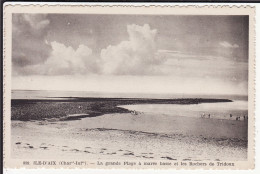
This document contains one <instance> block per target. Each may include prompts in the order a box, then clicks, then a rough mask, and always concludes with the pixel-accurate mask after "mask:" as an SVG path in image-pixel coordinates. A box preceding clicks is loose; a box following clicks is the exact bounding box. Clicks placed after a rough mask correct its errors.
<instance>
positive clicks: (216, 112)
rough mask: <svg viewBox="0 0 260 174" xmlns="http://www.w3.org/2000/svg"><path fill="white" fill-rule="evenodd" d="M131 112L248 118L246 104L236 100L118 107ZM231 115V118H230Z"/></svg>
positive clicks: (233, 118) (217, 117)
mask: <svg viewBox="0 0 260 174" xmlns="http://www.w3.org/2000/svg"><path fill="white" fill-rule="evenodd" d="M119 107H122V108H126V109H129V110H132V111H138V112H144V113H152V114H164V115H170V116H185V117H201V116H202V115H203V114H205V118H209V114H210V118H216V119H231V120H236V117H240V119H241V120H243V119H244V116H246V117H247V116H248V109H247V108H248V102H247V101H243V100H237V101H233V102H223V103H201V104H191V105H177V104H141V105H123V106H119ZM230 114H232V117H230Z"/></svg>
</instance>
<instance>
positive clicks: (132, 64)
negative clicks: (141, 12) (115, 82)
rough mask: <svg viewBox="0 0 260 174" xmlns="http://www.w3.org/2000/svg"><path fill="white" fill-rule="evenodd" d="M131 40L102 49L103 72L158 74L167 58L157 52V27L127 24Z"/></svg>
mask: <svg viewBox="0 0 260 174" xmlns="http://www.w3.org/2000/svg"><path fill="white" fill-rule="evenodd" d="M127 33H128V35H129V40H126V41H122V42H121V43H119V44H118V45H114V46H112V45H109V46H108V47H107V48H105V49H102V50H101V54H100V56H101V62H102V64H103V72H104V73H106V74H115V75H151V74H158V73H160V70H159V68H158V65H160V64H162V63H163V62H164V61H165V59H163V58H162V57H160V56H159V55H158V54H157V47H156V34H157V31H156V30H155V29H151V28H150V26H149V25H148V24H145V25H143V26H138V25H135V24H132V25H128V26H127Z"/></svg>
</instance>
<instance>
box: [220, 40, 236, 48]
mask: <svg viewBox="0 0 260 174" xmlns="http://www.w3.org/2000/svg"><path fill="white" fill-rule="evenodd" d="M219 44H220V45H221V46H222V47H225V48H239V45H237V44H233V45H232V44H231V43H229V42H227V41H223V42H220V43H219Z"/></svg>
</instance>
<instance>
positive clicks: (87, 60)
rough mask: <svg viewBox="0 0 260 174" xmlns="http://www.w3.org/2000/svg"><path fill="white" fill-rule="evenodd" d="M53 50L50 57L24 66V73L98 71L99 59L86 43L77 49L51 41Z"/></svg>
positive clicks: (59, 73) (49, 73)
mask: <svg viewBox="0 0 260 174" xmlns="http://www.w3.org/2000/svg"><path fill="white" fill-rule="evenodd" d="M50 46H51V48H52V52H51V54H50V56H49V57H48V59H47V60H46V61H45V62H44V63H42V64H37V65H31V66H28V67H26V68H22V70H21V71H20V72H21V73H23V74H40V75H71V74H86V73H98V72H99V66H98V59H95V58H94V57H93V55H92V50H91V49H90V48H88V47H87V46H85V45H79V46H78V48H77V49H74V48H72V47H70V46H68V47H67V46H65V45H64V44H62V43H59V42H55V41H54V42H51V43H50Z"/></svg>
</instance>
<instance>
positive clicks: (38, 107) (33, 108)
mask: <svg viewBox="0 0 260 174" xmlns="http://www.w3.org/2000/svg"><path fill="white" fill-rule="evenodd" d="M217 102H232V100H229V99H205V98H184V99H147V98H81V97H57V98H52V99H12V101H11V119H12V120H20V121H28V120H44V119H50V118H61V117H62V118H65V120H76V119H80V118H84V117H96V116H101V115H104V114H113V113H130V112H131V111H129V110H127V109H124V108H120V107H117V106H119V105H133V104H199V103H217ZM72 114H78V116H73V117H66V116H68V115H72Z"/></svg>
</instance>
